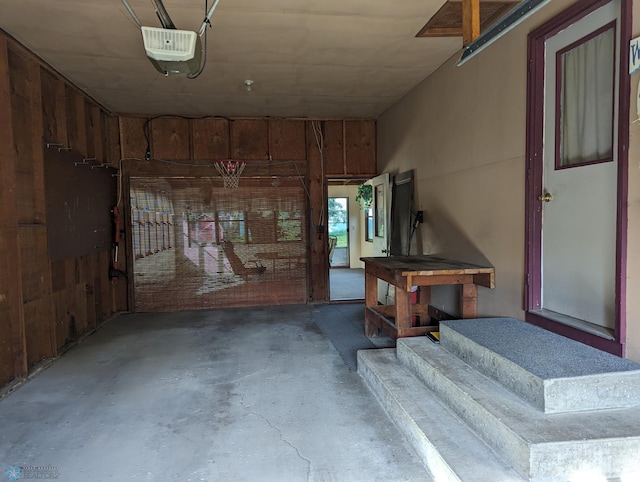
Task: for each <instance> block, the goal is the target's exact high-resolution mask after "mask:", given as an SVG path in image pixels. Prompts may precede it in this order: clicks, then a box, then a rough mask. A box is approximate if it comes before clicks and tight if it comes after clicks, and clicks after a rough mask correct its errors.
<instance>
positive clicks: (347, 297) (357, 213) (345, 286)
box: [327, 183, 364, 301]
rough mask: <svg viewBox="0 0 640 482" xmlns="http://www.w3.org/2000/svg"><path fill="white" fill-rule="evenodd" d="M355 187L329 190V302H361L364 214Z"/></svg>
mask: <svg viewBox="0 0 640 482" xmlns="http://www.w3.org/2000/svg"><path fill="white" fill-rule="evenodd" d="M357 193H358V186H357V184H355V183H354V184H340V185H338V184H336V185H331V184H330V185H329V186H328V197H327V198H328V203H327V221H328V222H327V224H328V237H329V299H330V301H355V300H363V299H364V264H363V263H362V261H360V257H361V256H363V255H362V254H361V240H362V239H363V237H364V234H363V233H364V214H363V212H362V211H361V210H360V208H359V205H358V203H357V202H356V201H355V198H356V195H357Z"/></svg>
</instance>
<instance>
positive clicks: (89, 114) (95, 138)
mask: <svg viewBox="0 0 640 482" xmlns="http://www.w3.org/2000/svg"><path fill="white" fill-rule="evenodd" d="M85 118H86V121H85V130H86V132H87V157H89V158H95V159H96V163H102V162H104V157H103V153H102V124H101V118H100V108H99V107H98V106H97V105H95V104H92V103H91V102H88V101H86V100H85Z"/></svg>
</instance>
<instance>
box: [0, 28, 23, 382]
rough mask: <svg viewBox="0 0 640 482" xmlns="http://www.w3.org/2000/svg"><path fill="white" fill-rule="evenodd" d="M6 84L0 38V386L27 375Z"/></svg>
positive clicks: (4, 46)
mask: <svg viewBox="0 0 640 482" xmlns="http://www.w3.org/2000/svg"><path fill="white" fill-rule="evenodd" d="M10 84H11V82H10V74H9V51H8V45H7V40H6V37H4V36H2V35H0V144H1V145H2V146H4V148H3V149H0V172H1V175H0V293H1V294H0V385H4V384H6V383H8V382H9V381H10V380H12V379H13V378H15V377H19V378H21V377H25V376H26V375H27V354H26V338H25V326H24V310H23V299H22V265H21V252H20V248H19V241H18V212H17V199H16V198H17V195H18V193H17V191H16V157H17V153H16V151H15V148H14V128H13V116H12V95H11V85H10Z"/></svg>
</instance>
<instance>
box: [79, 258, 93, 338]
mask: <svg viewBox="0 0 640 482" xmlns="http://www.w3.org/2000/svg"><path fill="white" fill-rule="evenodd" d="M94 256H95V254H89V255H86V256H82V257H80V281H81V285H83V287H84V288H85V304H84V308H85V313H84V315H85V320H86V325H85V326H83V329H82V331H85V330H87V329H89V330H90V329H93V328H95V326H96V310H95V285H94V280H95V276H94V273H93V268H94Z"/></svg>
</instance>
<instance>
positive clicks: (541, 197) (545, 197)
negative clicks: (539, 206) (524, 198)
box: [538, 192, 553, 203]
mask: <svg viewBox="0 0 640 482" xmlns="http://www.w3.org/2000/svg"><path fill="white" fill-rule="evenodd" d="M538 199H539V200H540V201H544V202H546V203H548V202H549V201H551V200H552V199H553V194H551V193H548V192H545V193H544V194H540V195H539V196H538Z"/></svg>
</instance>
